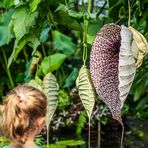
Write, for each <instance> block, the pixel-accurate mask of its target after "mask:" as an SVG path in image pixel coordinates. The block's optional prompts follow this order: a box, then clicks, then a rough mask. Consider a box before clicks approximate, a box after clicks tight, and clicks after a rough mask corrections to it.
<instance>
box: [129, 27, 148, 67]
mask: <svg viewBox="0 0 148 148" xmlns="http://www.w3.org/2000/svg"><path fill="white" fill-rule="evenodd" d="M129 29H130V30H131V31H132V33H133V43H132V49H131V50H132V52H133V55H134V57H135V58H136V59H137V61H136V67H137V68H138V67H140V66H141V64H142V60H143V57H144V56H145V54H147V53H148V43H147V40H146V39H145V37H144V36H143V35H142V34H141V33H140V32H139V31H137V30H136V29H134V28H133V27H131V26H130V27H129Z"/></svg>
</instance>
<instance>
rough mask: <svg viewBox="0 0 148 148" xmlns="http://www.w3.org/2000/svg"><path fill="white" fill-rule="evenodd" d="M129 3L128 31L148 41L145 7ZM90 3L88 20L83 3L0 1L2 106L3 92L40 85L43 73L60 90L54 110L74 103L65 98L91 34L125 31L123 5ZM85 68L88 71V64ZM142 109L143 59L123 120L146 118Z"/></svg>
mask: <svg viewBox="0 0 148 148" xmlns="http://www.w3.org/2000/svg"><path fill="white" fill-rule="evenodd" d="M129 1H130V3H131V26H133V27H134V28H135V29H137V30H138V31H140V32H141V33H143V34H144V36H145V37H146V39H148V31H147V30H148V21H147V20H148V13H147V11H148V1H147V0H142V1H141V0H129ZM90 2H91V7H90V14H88V13H87V8H88V7H89V6H88V2H87V1H86V2H84V3H81V1H79V0H2V1H0V65H1V71H0V100H1V101H2V100H3V96H4V95H6V93H7V91H8V90H10V89H11V88H13V87H14V86H16V85H17V84H18V83H27V82H29V81H30V80H31V79H35V80H36V81H37V82H38V83H40V79H43V77H44V76H45V75H46V74H47V73H48V72H52V73H54V74H55V76H56V77H57V80H58V83H59V86H60V93H59V94H60V95H59V107H58V110H59V111H60V110H65V109H66V108H67V106H68V105H69V104H70V103H71V101H74V100H73V99H70V96H69V94H70V93H71V92H72V91H73V89H75V80H76V78H77V76H78V71H79V69H80V67H81V65H82V58H83V57H82V53H83V48H82V47H83V45H85V44H87V47H88V55H89V52H90V49H91V44H92V43H93V40H94V38H95V36H96V33H97V31H98V30H99V29H100V28H101V27H102V26H103V25H104V24H107V23H117V24H119V25H121V24H124V25H125V26H127V23H128V0H108V1H107V0H102V1H100V3H99V0H91V1H90ZM84 18H85V21H86V22H85V21H84ZM85 23H87V24H88V26H87V27H88V28H87V31H85V30H84V25H85ZM84 34H86V38H87V39H86V40H84ZM87 63H88V65H89V60H88V61H87ZM65 96H66V97H65ZM64 98H65V100H64ZM71 98H74V97H71ZM147 108H148V56H146V57H145V59H144V61H143V64H142V66H141V67H140V68H139V69H138V70H137V74H136V78H135V80H134V83H133V86H132V89H131V91H130V94H129V96H128V98H127V101H126V104H125V106H124V109H123V114H124V115H130V116H134V117H137V118H147V116H148V112H147V111H146V110H147ZM84 120H85V119H84ZM67 125H68V124H67Z"/></svg>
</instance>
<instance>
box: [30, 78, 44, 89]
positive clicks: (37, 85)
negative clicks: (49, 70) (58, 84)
mask: <svg viewBox="0 0 148 148" xmlns="http://www.w3.org/2000/svg"><path fill="white" fill-rule="evenodd" d="M36 79H37V80H34V79H32V80H30V81H29V83H28V85H30V86H32V87H35V88H37V89H39V90H41V91H43V89H42V84H41V81H42V80H41V79H40V78H39V77H38V78H36ZM39 79H40V81H39ZM38 81H39V82H38Z"/></svg>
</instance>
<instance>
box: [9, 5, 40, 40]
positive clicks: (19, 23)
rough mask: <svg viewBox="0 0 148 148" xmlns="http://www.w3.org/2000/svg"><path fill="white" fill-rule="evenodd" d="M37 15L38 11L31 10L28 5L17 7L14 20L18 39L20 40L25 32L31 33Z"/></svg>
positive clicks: (13, 16)
mask: <svg viewBox="0 0 148 148" xmlns="http://www.w3.org/2000/svg"><path fill="white" fill-rule="evenodd" d="M37 16H38V13H37V12H32V13H31V12H29V10H28V9H27V7H26V6H20V7H18V8H16V9H15V11H14V13H13V15H12V21H13V24H14V29H13V30H14V33H15V37H16V39H17V40H20V39H21V38H22V37H23V36H24V35H25V34H27V33H29V29H31V27H33V26H34V24H35V20H36V18H37Z"/></svg>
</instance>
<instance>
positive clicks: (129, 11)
mask: <svg viewBox="0 0 148 148" xmlns="http://www.w3.org/2000/svg"><path fill="white" fill-rule="evenodd" d="M130 21H131V6H130V0H128V27H130Z"/></svg>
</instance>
